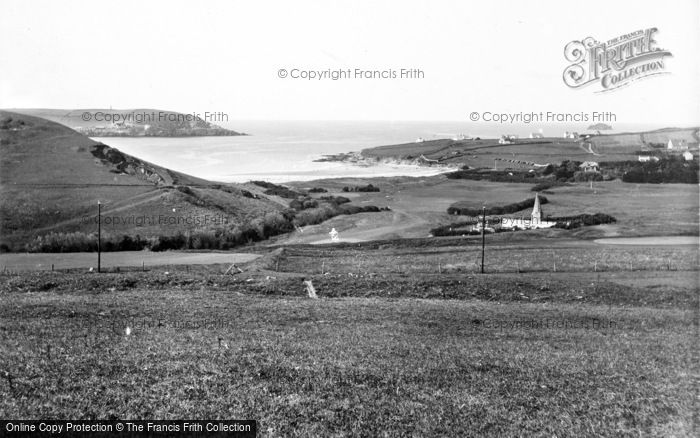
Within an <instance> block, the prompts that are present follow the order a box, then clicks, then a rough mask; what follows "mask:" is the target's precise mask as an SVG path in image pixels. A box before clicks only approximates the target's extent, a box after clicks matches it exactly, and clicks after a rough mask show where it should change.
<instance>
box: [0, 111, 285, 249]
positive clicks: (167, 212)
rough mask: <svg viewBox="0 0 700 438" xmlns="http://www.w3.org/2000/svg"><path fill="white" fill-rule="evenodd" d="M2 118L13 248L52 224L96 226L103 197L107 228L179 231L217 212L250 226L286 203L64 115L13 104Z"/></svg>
mask: <svg viewBox="0 0 700 438" xmlns="http://www.w3.org/2000/svg"><path fill="white" fill-rule="evenodd" d="M0 121H3V123H2V127H3V128H5V129H0V195H1V197H2V203H1V204H0V216H1V219H2V221H1V227H0V234H1V235H2V242H0V243H2V244H5V245H7V246H8V247H10V248H13V247H19V246H21V245H22V244H23V243H26V242H28V241H31V240H32V239H34V238H35V237H36V236H39V235H44V234H48V233H50V232H84V233H91V232H94V231H96V222H95V216H96V210H97V201H101V202H102V204H103V208H102V214H103V218H104V220H103V232H104V233H105V234H107V235H110V234H114V235H120V234H125V233H126V234H131V235H134V234H140V235H141V236H153V235H172V234H176V233H178V232H183V231H187V230H190V231H191V230H196V229H202V228H206V227H208V226H211V225H212V224H211V222H212V221H216V220H219V221H220V222H221V221H223V220H225V221H226V223H227V224H228V225H231V226H236V225H240V226H243V225H244V224H247V223H249V222H251V221H253V220H255V219H256V218H260V217H262V216H264V215H265V214H267V213H272V212H278V211H280V210H281V209H282V208H283V206H282V205H281V204H280V203H277V202H274V201H272V200H269V199H268V198H267V197H265V196H262V193H261V190H260V189H259V188H256V186H251V187H247V186H241V185H230V184H226V185H223V184H217V183H213V182H210V181H206V180H203V179H200V178H195V177H192V176H189V175H185V174H183V173H179V172H175V171H172V170H169V169H165V168H163V167H160V166H157V165H155V164H152V163H148V162H145V161H143V160H140V159H137V158H135V157H131V156H129V155H126V154H123V153H121V152H120V151H118V150H116V149H113V148H110V147H109V146H107V145H103V144H101V143H97V142H95V141H93V140H91V139H89V138H87V137H85V136H83V135H81V134H79V133H77V132H75V131H74V130H72V129H69V128H67V127H65V126H62V125H60V124H58V123H54V122H51V121H47V120H44V119H40V118H37V117H31V116H27V115H20V114H17V113H10V112H5V111H0ZM138 218H142V219H141V222H144V223H141V224H138V223H136V221H138ZM144 218H148V219H149V220H148V221H145V220H144ZM197 221H198V222H199V223H198V224H197V223H195V222H197ZM203 221H206V222H207V223H206V224H202V222H203Z"/></svg>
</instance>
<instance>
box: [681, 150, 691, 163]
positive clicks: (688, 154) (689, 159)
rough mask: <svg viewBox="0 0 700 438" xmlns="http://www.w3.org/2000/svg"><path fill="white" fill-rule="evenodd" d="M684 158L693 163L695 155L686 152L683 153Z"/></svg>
mask: <svg viewBox="0 0 700 438" xmlns="http://www.w3.org/2000/svg"><path fill="white" fill-rule="evenodd" d="M683 158H685V161H693V154H692V153H690V152H688V151H685V152H683Z"/></svg>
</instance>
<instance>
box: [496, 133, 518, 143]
mask: <svg viewBox="0 0 700 438" xmlns="http://www.w3.org/2000/svg"><path fill="white" fill-rule="evenodd" d="M517 138H518V137H516V136H514V135H511V134H504V135H502V136H501V139H500V140H498V144H513V143H515V140H516V139H517Z"/></svg>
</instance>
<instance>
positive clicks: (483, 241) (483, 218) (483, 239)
mask: <svg viewBox="0 0 700 438" xmlns="http://www.w3.org/2000/svg"><path fill="white" fill-rule="evenodd" d="M485 249H486V206H484V207H483V209H482V216H481V273H482V274H483V273H484V250H485Z"/></svg>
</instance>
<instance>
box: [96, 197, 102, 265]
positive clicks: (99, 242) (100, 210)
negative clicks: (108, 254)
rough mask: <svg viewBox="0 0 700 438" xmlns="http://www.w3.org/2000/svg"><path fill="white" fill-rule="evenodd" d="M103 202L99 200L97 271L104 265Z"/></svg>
mask: <svg viewBox="0 0 700 438" xmlns="http://www.w3.org/2000/svg"><path fill="white" fill-rule="evenodd" d="M101 262H102V203H100V201H97V272H100V268H101V267H102V264H101Z"/></svg>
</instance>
